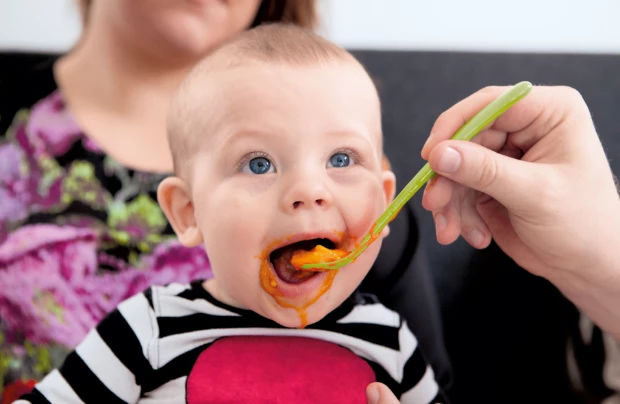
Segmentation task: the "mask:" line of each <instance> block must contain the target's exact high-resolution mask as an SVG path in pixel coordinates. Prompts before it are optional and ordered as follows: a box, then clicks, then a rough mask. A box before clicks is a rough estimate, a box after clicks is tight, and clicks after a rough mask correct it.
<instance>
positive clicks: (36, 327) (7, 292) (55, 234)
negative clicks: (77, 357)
mask: <svg viewBox="0 0 620 404" xmlns="http://www.w3.org/2000/svg"><path fill="white" fill-rule="evenodd" d="M96 245H97V239H96V234H95V233H94V232H93V231H91V230H88V229H82V228H75V227H70V226H56V225H31V226H24V227H22V228H21V229H19V230H17V231H15V232H13V233H11V234H10V235H9V237H8V238H7V240H6V241H5V242H4V243H3V244H1V245H0V318H2V321H4V322H5V323H6V328H7V329H8V330H9V332H10V333H9V335H8V337H9V338H13V339H18V338H20V336H21V337H25V338H26V339H28V340H30V341H31V342H33V343H53V342H55V343H60V344H62V345H65V346H66V347H69V348H73V347H75V345H76V344H77V343H79V341H81V340H82V338H83V337H84V336H85V335H86V333H87V332H88V330H89V329H90V328H92V327H93V326H94V325H95V324H96V323H97V322H99V321H100V320H101V319H102V318H103V317H104V316H105V315H106V314H107V313H109V312H110V311H111V310H113V309H114V308H115V307H116V306H117V305H118V304H119V303H120V302H121V301H122V300H124V299H126V298H128V297H129V296H131V295H133V294H135V293H138V292H141V291H142V290H144V289H146V288H147V287H148V286H150V285H154V284H166V283H170V282H189V281H191V280H194V279H198V278H209V277H210V276H211V270H210V266H209V261H208V260H207V257H206V254H205V252H204V250H203V249H202V248H199V247H196V248H185V247H183V246H182V245H180V244H179V243H178V242H176V241H175V242H168V243H163V244H160V245H159V246H157V248H156V249H155V250H154V251H153V253H152V254H151V255H150V256H147V257H145V259H144V260H143V261H142V262H141V263H140V267H139V268H131V267H129V268H126V269H124V270H121V271H118V272H101V271H98V269H97V267H98V262H102V261H104V260H105V259H106V258H105V256H104V255H102V254H101V253H99V255H98V253H97V251H96ZM18 330H19V331H18ZM11 333H12V334H11Z"/></svg>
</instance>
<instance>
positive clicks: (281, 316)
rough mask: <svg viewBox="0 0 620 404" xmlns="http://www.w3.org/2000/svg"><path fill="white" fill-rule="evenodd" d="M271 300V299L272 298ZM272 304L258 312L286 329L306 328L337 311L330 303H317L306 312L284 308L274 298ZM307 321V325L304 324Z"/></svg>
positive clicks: (269, 303)
mask: <svg viewBox="0 0 620 404" xmlns="http://www.w3.org/2000/svg"><path fill="white" fill-rule="evenodd" d="M270 298H271V297H270ZM271 299H272V302H267V303H268V304H267V307H263V308H261V310H260V311H257V312H258V314H260V315H261V316H263V317H265V318H268V319H270V320H272V321H274V322H276V323H278V324H280V325H281V326H283V327H286V328H304V326H305V327H307V326H309V325H311V324H314V323H316V322H318V321H321V320H322V319H323V318H324V317H325V316H326V315H327V314H329V313H330V312H331V311H332V310H334V309H335V306H334V305H333V304H329V303H328V302H321V301H320V299H319V301H317V302H315V303H314V304H311V305H310V306H309V307H307V308H306V309H305V310H298V309H295V308H289V307H283V306H281V305H280V304H278V303H277V302H276V301H275V300H274V299H273V298H271ZM304 320H305V324H304Z"/></svg>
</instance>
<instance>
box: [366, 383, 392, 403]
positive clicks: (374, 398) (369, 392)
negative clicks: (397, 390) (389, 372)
mask: <svg viewBox="0 0 620 404" xmlns="http://www.w3.org/2000/svg"><path fill="white" fill-rule="evenodd" d="M366 400H367V401H368V404H398V403H399V401H398V398H396V396H395V395H394V393H392V390H390V389H389V388H388V386H386V385H385V384H383V383H379V382H374V383H370V384H369V385H368V387H366Z"/></svg>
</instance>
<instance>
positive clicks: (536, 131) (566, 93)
mask: <svg viewBox="0 0 620 404" xmlns="http://www.w3.org/2000/svg"><path fill="white" fill-rule="evenodd" d="M508 88H509V87H504V86H491V87H485V88H483V89H481V90H479V91H477V92H475V93H474V94H472V95H470V96H469V97H467V98H465V99H463V100H461V101H459V102H458V103H457V104H455V105H454V106H452V107H451V108H449V109H447V110H446V111H444V112H443V113H442V114H441V115H439V117H438V118H437V120H436V121H435V124H434V125H433V128H432V129H431V134H430V135H429V138H428V139H427V141H426V143H425V145H424V147H423V148H422V157H423V158H424V159H428V155H429V153H430V151H431V150H432V149H433V148H434V147H435V146H436V145H437V144H438V143H439V142H441V141H443V140H446V139H449V138H450V137H451V136H452V135H453V134H454V132H456V131H457V130H458V129H459V128H460V127H461V126H462V125H463V124H465V122H467V121H468V120H469V119H470V118H472V117H473V116H474V115H475V114H476V113H477V112H478V111H479V110H481V109H482V108H483V107H485V106H486V105H487V104H489V103H490V102H492V101H493V100H494V99H495V98H497V97H498V96H499V95H501V94H502V93H504V92H505V91H506V90H507V89H508ZM558 101H560V102H558ZM578 104H581V105H582V108H577V109H578V110H580V111H581V112H582V113H583V112H584V111H585V112H586V113H587V107H586V106H585V102H584V101H583V99H582V98H581V96H580V95H579V93H578V92H577V91H576V90H574V89H571V88H569V87H534V88H533V89H532V91H531V92H530V94H529V95H528V96H527V97H526V98H525V99H524V100H521V101H519V102H517V103H516V104H515V105H514V106H513V107H512V108H510V109H509V110H508V111H506V112H505V113H504V114H503V115H502V116H500V117H499V118H498V119H497V120H496V121H495V122H494V123H492V124H491V127H492V128H493V129H495V130H497V131H502V132H507V133H513V134H517V133H519V134H522V136H518V137H513V138H512V139H511V141H512V142H513V144H515V145H516V146H517V147H519V148H520V149H522V150H527V149H528V148H529V146H530V145H532V144H534V143H536V142H537V141H538V140H539V139H540V137H542V136H544V135H546V134H547V133H549V132H550V131H551V129H552V128H553V127H555V126H556V125H557V124H559V123H560V122H561V121H562V120H563V119H564V117H566V115H567V113H569V112H571V111H573V110H575V108H574V107H575V106H576V105H578ZM582 118H583V117H582ZM587 118H589V114H587Z"/></svg>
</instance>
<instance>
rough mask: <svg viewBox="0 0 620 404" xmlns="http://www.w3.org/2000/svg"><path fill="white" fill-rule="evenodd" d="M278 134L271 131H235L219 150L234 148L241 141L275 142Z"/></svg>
mask: <svg viewBox="0 0 620 404" xmlns="http://www.w3.org/2000/svg"><path fill="white" fill-rule="evenodd" d="M278 137H279V136H278V134H277V133H276V132H272V131H264V130H257V129H235V130H234V131H231V132H230V134H229V135H228V136H227V137H226V138H225V139H224V141H223V142H222V146H221V148H222V149H224V148H231V147H234V146H235V144H236V143H239V142H243V141H248V140H252V141H261V140H274V139H275V140H277V139H278Z"/></svg>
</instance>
